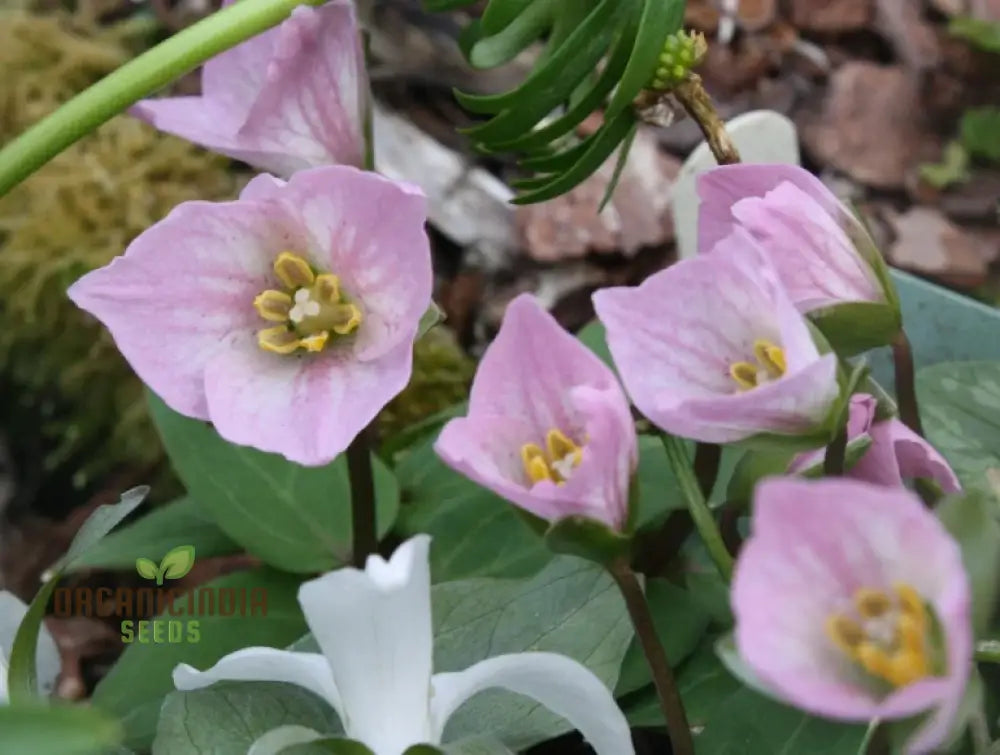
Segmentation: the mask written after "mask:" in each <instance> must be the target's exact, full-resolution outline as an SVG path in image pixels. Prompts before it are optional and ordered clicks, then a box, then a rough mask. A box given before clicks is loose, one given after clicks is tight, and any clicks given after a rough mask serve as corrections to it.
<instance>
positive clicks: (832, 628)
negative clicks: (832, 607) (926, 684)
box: [826, 583, 931, 687]
mask: <svg viewBox="0 0 1000 755" xmlns="http://www.w3.org/2000/svg"><path fill="white" fill-rule="evenodd" d="M854 608H855V615H854V616H848V615H846V614H834V615H833V616H831V617H830V618H829V619H828V620H827V624H826V630H827V634H829V636H830V639H831V640H833V643H834V644H835V645H836V646H837V647H838V648H840V650H842V651H843V652H844V653H845V654H846V655H847V656H848V657H849V658H850V659H851V660H852V661H854V662H855V663H856V664H858V665H859V666H860V667H861V668H862V669H864V670H865V671H867V672H868V673H869V674H871V675H872V676H874V677H876V678H878V679H881V680H883V681H886V682H888V683H889V684H891V685H892V686H893V687H903V686H906V685H907V684H912V683H913V682H915V681H917V680H919V679H923V678H924V677H926V676H930V675H931V647H930V644H931V643H930V641H929V634H930V623H931V622H930V620H929V617H928V615H927V608H926V607H925V606H924V602H923V600H921V599H920V595H918V594H917V591H916V590H914V589H913V588H912V587H910V586H909V585H907V584H905V583H900V584H897V585H895V586H894V587H893V590H892V591H891V592H887V591H884V590H878V589H873V588H868V587H863V588H861V589H860V590H858V591H857V592H856V593H855V594H854Z"/></svg>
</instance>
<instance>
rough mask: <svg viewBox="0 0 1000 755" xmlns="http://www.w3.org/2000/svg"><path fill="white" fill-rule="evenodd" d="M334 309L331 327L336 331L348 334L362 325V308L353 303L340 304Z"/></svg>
mask: <svg viewBox="0 0 1000 755" xmlns="http://www.w3.org/2000/svg"><path fill="white" fill-rule="evenodd" d="M333 309H334V311H333V312H332V313H331V314H332V318H331V325H330V328H331V329H332V330H333V332H334V333H337V334H338V335H342V336H346V335H347V334H348V333H353V332H354V331H355V330H357V329H358V326H359V325H361V310H360V309H358V308H357V307H356V306H354V305H353V304H338V305H336V306H335V307H334V308H333Z"/></svg>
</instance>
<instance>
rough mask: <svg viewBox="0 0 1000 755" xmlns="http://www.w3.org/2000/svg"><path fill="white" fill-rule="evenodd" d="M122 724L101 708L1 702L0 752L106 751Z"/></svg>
mask: <svg viewBox="0 0 1000 755" xmlns="http://www.w3.org/2000/svg"><path fill="white" fill-rule="evenodd" d="M121 734H122V731H121V726H120V725H119V724H118V722H117V721H115V720H114V719H113V718H109V717H108V716H106V715H104V714H103V713H101V712H100V711H97V710H94V709H93V708H86V707H82V706H81V707H70V706H68V705H57V706H43V705H41V704H37V703H36V704H22V705H17V706H2V705H0V752H2V753H5V755H7V754H9V755H106V753H107V752H108V750H109V749H111V748H114V747H115V746H116V745H117V744H118V743H119V742H120V741H121Z"/></svg>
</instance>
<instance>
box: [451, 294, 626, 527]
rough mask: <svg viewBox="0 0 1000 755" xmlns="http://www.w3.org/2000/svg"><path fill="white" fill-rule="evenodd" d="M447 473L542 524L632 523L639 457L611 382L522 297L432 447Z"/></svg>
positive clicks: (620, 395)
mask: <svg viewBox="0 0 1000 755" xmlns="http://www.w3.org/2000/svg"><path fill="white" fill-rule="evenodd" d="M435 450H436V451H437V453H438V455H439V456H440V457H441V458H442V459H443V460H444V461H445V463H446V464H448V465H449V466H451V467H453V468H454V469H456V470H457V471H459V472H461V473H462V474H464V475H466V476H467V477H470V478H471V479H473V480H475V481H476V482H478V483H479V484H480V485H482V486H484V487H486V488H489V489H490V490H492V491H493V492H495V493H497V494H498V495H500V496H502V497H504V498H506V499H507V500H509V501H512V502H513V503H515V504H517V505H518V506H520V507H522V508H524V509H526V510H527V511H529V512H531V513H532V514H534V515H536V516H538V517H541V518H542V519H546V520H548V521H557V520H559V519H563V518H565V517H568V516H573V515H580V516H584V517H587V518H590V519H594V520H597V521H599V522H602V523H604V524H606V525H607V526H609V527H611V528H612V529H614V530H617V531H621V530H622V529H624V527H625V524H626V521H627V519H628V513H629V512H628V497H629V484H630V480H631V477H632V474H633V472H634V471H635V468H636V464H637V463H638V451H637V442H636V435H635V426H634V424H633V422H632V416H631V414H630V412H629V406H628V401H627V400H626V399H625V395H624V394H623V393H622V390H621V387H620V386H619V385H618V381H617V380H616V379H615V376H614V373H613V372H612V371H611V370H610V369H609V368H608V367H607V366H606V365H605V364H604V363H602V362H601V360H600V359H598V358H597V357H596V356H595V355H594V354H593V353H592V352H591V351H590V350H589V349H587V348H586V347H585V346H583V344H581V343H580V342H579V341H578V340H577V339H576V338H574V337H573V336H571V335H570V334H569V333H567V332H566V331H565V330H563V329H562V328H561V327H560V326H559V324H558V323H557V322H556V321H555V320H554V319H553V317H552V316H551V315H550V314H549V313H548V312H546V311H545V310H544V309H542V308H541V306H540V305H539V304H538V303H537V302H536V301H535V299H534V298H532V297H531V296H529V295H527V294H525V295H522V296H519V297H518V298H516V299H515V300H514V301H513V302H511V303H510V305H509V306H508V307H507V311H506V313H505V314H504V319H503V323H502V325H501V326H500V332H499V333H498V334H497V337H496V339H495V340H494V341H493V343H492V344H491V345H490V347H489V348H488V349H487V350H486V354H485V355H484V356H483V359H482V362H480V364H479V369H478V370H477V372H476V377H475V381H474V383H473V385H472V394H471V396H470V399H469V413H468V415H467V416H465V417H461V418H458V419H454V420H452V421H451V422H449V423H448V424H447V425H446V426H445V428H444V430H443V431H442V433H441V436H440V437H439V438H438V440H437V443H436V445H435Z"/></svg>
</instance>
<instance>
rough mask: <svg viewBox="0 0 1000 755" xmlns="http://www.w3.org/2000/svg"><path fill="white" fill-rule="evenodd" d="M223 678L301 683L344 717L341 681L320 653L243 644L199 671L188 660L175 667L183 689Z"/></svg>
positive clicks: (178, 681) (177, 678) (177, 683)
mask: <svg viewBox="0 0 1000 755" xmlns="http://www.w3.org/2000/svg"><path fill="white" fill-rule="evenodd" d="M222 681H232V682H287V683H289V684H297V685H298V686H300V687H303V688H304V689H307V690H309V691H310V692H312V693H314V694H316V695H319V696H320V697H322V698H323V699H324V700H326V701H327V702H328V703H330V705H331V706H332V707H333V709H334V710H336V711H337V714H338V715H339V716H341V718H343V713H342V711H341V704H340V694H339V692H338V691H337V685H336V684H335V683H334V680H333V677H332V676H331V674H330V668H329V666H327V664H326V659H325V658H323V656H321V655H320V654H319V653H293V652H291V651H289V650H278V649H276V648H263V647H254V648H243V649H242V650H237V651H236V652H235V653H230V654H229V655H227V656H225V657H224V658H222V659H221V660H219V662H218V663H216V664H215V665H214V666H212V668H210V669H208V670H206V671H198V669H196V668H192V667H191V666H188V665H187V664H186V663H181V664H179V665H178V666H177V667H176V668H175V669H174V686H175V687H176V688H177V689H179V690H189V689H202V688H203V687H208V686H209V685H211V684H215V682H222Z"/></svg>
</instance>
